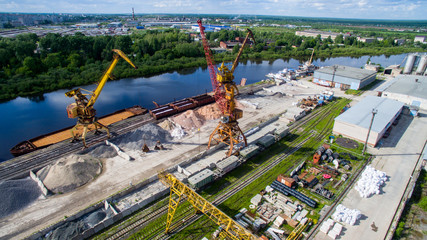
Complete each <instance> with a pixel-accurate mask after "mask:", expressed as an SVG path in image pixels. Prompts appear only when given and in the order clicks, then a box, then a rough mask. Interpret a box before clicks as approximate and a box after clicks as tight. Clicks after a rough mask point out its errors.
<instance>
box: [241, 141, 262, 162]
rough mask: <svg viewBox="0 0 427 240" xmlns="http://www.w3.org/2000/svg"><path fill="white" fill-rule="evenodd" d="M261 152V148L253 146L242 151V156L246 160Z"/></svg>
mask: <svg viewBox="0 0 427 240" xmlns="http://www.w3.org/2000/svg"><path fill="white" fill-rule="evenodd" d="M258 151H259V147H258V146H257V145H255V144H251V145H249V146H247V147H245V148H243V149H242V150H240V156H242V157H243V158H244V159H245V160H248V159H249V158H251V157H253V156H255V155H256V154H257V153H258Z"/></svg>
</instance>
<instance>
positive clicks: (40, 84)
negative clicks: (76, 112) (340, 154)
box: [0, 46, 425, 102]
mask: <svg viewBox="0 0 427 240" xmlns="http://www.w3.org/2000/svg"><path fill="white" fill-rule="evenodd" d="M422 51H425V50H424V49H422V48H416V47H375V48H374V47H367V48H359V47H352V46H351V47H334V48H326V49H324V50H317V51H316V52H315V54H314V60H320V61H324V60H326V59H329V58H335V57H352V58H353V57H361V56H366V55H369V56H380V55H385V56H390V55H396V54H402V53H411V52H422ZM310 55H311V50H307V49H306V50H296V49H291V50H290V51H284V52H281V51H279V52H275V51H268V50H267V51H261V52H245V53H244V54H243V55H242V56H241V57H240V60H241V62H245V61H271V60H277V59H284V60H289V59H291V58H295V59H297V60H299V61H300V62H303V61H304V60H307V58H309V57H310ZM234 58H235V54H228V53H226V54H216V55H214V59H215V62H216V63H217V64H219V63H221V62H222V61H225V62H232V61H234ZM133 61H134V62H135V64H136V65H137V66H138V67H139V69H137V70H129V69H127V68H126V67H125V66H124V64H118V66H117V69H116V70H115V72H114V74H115V76H116V78H117V80H120V79H123V78H137V77H151V76H156V75H159V74H164V73H168V72H171V71H172V72H173V71H183V72H185V71H186V70H189V69H194V68H198V67H202V68H204V67H206V61H205V58H204V57H202V56H200V57H181V58H175V59H171V60H166V59H157V60H154V61H153V60H152V59H151V58H150V59H135V60H133ZM108 64H109V63H108V62H107V61H103V62H100V61H97V62H94V63H90V64H86V65H84V66H81V67H79V68H70V67H68V66H67V67H62V68H61V67H56V68H52V69H49V70H48V71H46V72H44V73H42V74H39V75H35V76H33V77H29V76H24V75H22V74H18V75H15V76H12V77H10V78H9V79H7V80H6V81H5V82H6V84H0V102H1V101H2V102H6V101H9V100H12V99H15V98H17V97H29V98H37V97H39V96H40V95H43V94H45V93H49V92H52V91H56V90H60V89H70V88H74V87H77V86H80V85H86V84H92V83H96V82H97V81H98V78H99V76H101V75H102V72H103V69H105V68H106V67H107V66H108ZM0 77H1V76H0Z"/></svg>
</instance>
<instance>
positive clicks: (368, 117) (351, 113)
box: [333, 96, 404, 146]
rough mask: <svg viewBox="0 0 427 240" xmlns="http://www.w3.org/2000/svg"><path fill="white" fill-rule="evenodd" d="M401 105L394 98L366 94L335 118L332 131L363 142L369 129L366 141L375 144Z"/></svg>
mask: <svg viewBox="0 0 427 240" xmlns="http://www.w3.org/2000/svg"><path fill="white" fill-rule="evenodd" d="M403 105H404V104H403V103H401V102H398V101H395V100H391V99H387V98H380V97H374V96H367V97H365V98H364V99H362V101H360V102H359V103H358V104H356V105H354V106H353V107H351V108H350V109H349V110H347V111H346V112H344V113H343V114H341V115H340V116H338V117H337V118H335V124H334V129H333V133H334V134H336V135H343V136H345V137H348V138H351V139H355V140H357V141H359V142H364V141H365V140H366V136H367V135H368V131H369V130H370V133H369V139H368V141H367V142H368V144H369V145H370V146H375V145H377V143H378V141H379V140H380V139H381V138H382V137H383V136H384V134H385V133H386V131H387V129H389V127H390V126H391V125H392V123H393V122H394V121H395V120H396V119H397V117H398V116H399V115H400V113H401V112H402V108H403ZM369 128H371V129H369Z"/></svg>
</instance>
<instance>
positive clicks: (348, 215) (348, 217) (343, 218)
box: [332, 204, 362, 226]
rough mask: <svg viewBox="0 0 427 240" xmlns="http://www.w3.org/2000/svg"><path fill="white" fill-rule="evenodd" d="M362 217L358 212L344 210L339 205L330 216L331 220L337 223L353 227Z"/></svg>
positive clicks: (355, 210) (344, 208)
mask: <svg viewBox="0 0 427 240" xmlns="http://www.w3.org/2000/svg"><path fill="white" fill-rule="evenodd" d="M361 216H362V214H361V213H360V211H359V210H357V209H350V208H346V207H345V206H344V205H341V204H339V205H338V206H337V208H336V210H335V212H334V214H332V218H333V219H334V220H335V221H337V222H345V223H348V224H350V225H351V226H353V225H354V224H355V223H356V221H357V220H358V219H359V218H360V217H361Z"/></svg>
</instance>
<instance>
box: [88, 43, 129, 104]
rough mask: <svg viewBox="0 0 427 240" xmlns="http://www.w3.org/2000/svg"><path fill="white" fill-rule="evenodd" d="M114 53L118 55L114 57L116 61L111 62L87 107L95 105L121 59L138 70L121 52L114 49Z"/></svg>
mask: <svg viewBox="0 0 427 240" xmlns="http://www.w3.org/2000/svg"><path fill="white" fill-rule="evenodd" d="M112 51H113V52H114V53H116V54H114V56H113V58H114V59H113V61H112V62H111V64H110V67H108V69H107V71H106V72H105V74H104V75H103V76H102V78H101V81H99V84H98V87H97V88H96V89H95V91H93V94H92V97H91V98H90V99H89V102H88V103H87V105H86V107H89V106H92V105H93V104H95V102H96V100H97V99H98V97H99V94H100V93H101V91H102V89H103V88H104V86H105V83H106V82H107V80H108V79H112V72H113V70H114V68H115V67H116V65H117V63H118V62H119V59H120V57H122V58H123V59H124V60H126V62H128V63H129V64H130V65H131V66H132V67H133V68H135V69H137V67H136V66H135V64H133V63H132V61H131V60H130V59H129V58H128V57H127V56H126V55H125V54H124V53H123V52H122V51H121V50H118V49H113V50H112Z"/></svg>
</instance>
